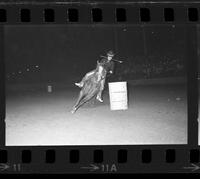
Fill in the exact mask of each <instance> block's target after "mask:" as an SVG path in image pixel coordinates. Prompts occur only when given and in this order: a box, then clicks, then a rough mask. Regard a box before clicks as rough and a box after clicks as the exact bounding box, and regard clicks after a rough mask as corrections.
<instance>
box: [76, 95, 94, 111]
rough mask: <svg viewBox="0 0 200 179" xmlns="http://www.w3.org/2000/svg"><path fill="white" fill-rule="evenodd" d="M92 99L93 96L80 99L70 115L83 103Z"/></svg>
mask: <svg viewBox="0 0 200 179" xmlns="http://www.w3.org/2000/svg"><path fill="white" fill-rule="evenodd" d="M93 97H94V94H92V95H88V96H85V97H84V98H82V99H81V100H80V102H79V103H78V104H77V105H76V106H75V107H74V108H73V110H72V113H75V112H76V110H78V108H80V107H81V106H82V105H83V104H84V103H86V102H87V101H89V100H90V99H92V98H93Z"/></svg>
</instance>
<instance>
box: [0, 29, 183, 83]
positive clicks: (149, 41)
mask: <svg viewBox="0 0 200 179" xmlns="http://www.w3.org/2000/svg"><path fill="white" fill-rule="evenodd" d="M4 40H5V59H6V80H7V82H8V83H34V82H36V83H38V82H58V81H59V82H63V83H67V82H70V83H71V82H72V81H76V80H80V79H81V78H82V77H83V75H84V74H85V73H86V72H88V71H90V70H92V69H94V68H95V66H96V61H97V60H99V59H100V55H106V52H107V51H108V50H113V51H114V52H115V53H116V56H115V58H116V59H120V60H123V61H124V63H123V64H117V63H115V64H116V66H115V67H116V68H115V73H114V74H115V75H113V76H111V77H110V78H109V80H111V81H115V80H128V79H146V78H147V79H148V78H160V77H174V76H183V75H185V73H186V72H185V71H186V69H185V59H184V56H185V52H186V50H185V43H184V41H185V29H184V28H183V27H181V26H175V25H168V26H156V25H155V26H124V25H120V26H109V25H107V26H106V25H98V26H97V25H96V26H92V25H88V26H87V25H79V26H76V25H75V26H67V25H63V26H62V25H51V26H50V25H48V26H47V25H46V26H7V27H5V38H4ZM27 69H28V70H27Z"/></svg>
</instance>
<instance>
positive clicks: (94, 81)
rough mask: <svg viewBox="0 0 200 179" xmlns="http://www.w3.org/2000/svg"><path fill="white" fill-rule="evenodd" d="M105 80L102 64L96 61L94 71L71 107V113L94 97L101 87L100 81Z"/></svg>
mask: <svg viewBox="0 0 200 179" xmlns="http://www.w3.org/2000/svg"><path fill="white" fill-rule="evenodd" d="M105 78H106V70H105V69H104V68H103V66H102V64H101V63H100V62H99V61H97V66H96V69H95V70H94V73H93V74H92V75H91V76H90V77H89V78H88V79H87V80H86V81H85V83H84V85H83V87H82V89H81V91H80V93H79V96H78V99H77V102H76V104H75V105H74V106H73V108H72V111H71V113H72V114H73V113H75V112H76V111H77V110H78V108H80V107H81V106H82V105H83V104H84V103H86V102H88V101H89V100H91V99H92V98H93V97H95V96H96V95H97V94H98V92H99V90H100V86H101V81H102V80H103V79H105Z"/></svg>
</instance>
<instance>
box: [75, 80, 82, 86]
mask: <svg viewBox="0 0 200 179" xmlns="http://www.w3.org/2000/svg"><path fill="white" fill-rule="evenodd" d="M75 85H76V86H78V87H79V88H82V87H83V82H82V81H81V82H79V83H75Z"/></svg>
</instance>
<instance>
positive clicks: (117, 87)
mask: <svg viewBox="0 0 200 179" xmlns="http://www.w3.org/2000/svg"><path fill="white" fill-rule="evenodd" d="M108 87H109V97H110V109H111V110H126V109H128V96H127V82H126V81H125V82H124V81H123V82H112V83H108Z"/></svg>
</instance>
